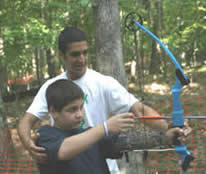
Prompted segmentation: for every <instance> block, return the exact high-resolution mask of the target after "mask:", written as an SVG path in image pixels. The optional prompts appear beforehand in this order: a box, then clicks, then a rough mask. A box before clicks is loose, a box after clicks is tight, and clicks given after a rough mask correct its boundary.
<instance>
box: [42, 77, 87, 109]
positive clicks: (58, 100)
mask: <svg viewBox="0 0 206 174" xmlns="http://www.w3.org/2000/svg"><path fill="white" fill-rule="evenodd" d="M81 98H82V99H83V98H84V93H83V91H82V90H81V88H80V87H79V86H78V85H76V84H75V83H74V82H72V81H71V80H66V79H62V80H57V81H55V82H54V83H52V84H51V85H49V87H48V88H47V90H46V100H47V104H48V110H49V108H50V107H51V106H52V107H53V109H54V110H55V111H57V112H61V110H62V109H63V108H64V106H66V105H68V104H69V103H71V102H73V101H74V100H76V99H81Z"/></svg>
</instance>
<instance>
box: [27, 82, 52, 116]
mask: <svg viewBox="0 0 206 174" xmlns="http://www.w3.org/2000/svg"><path fill="white" fill-rule="evenodd" d="M48 85H49V83H48V82H46V83H45V84H44V85H43V86H42V87H41V88H40V90H39V91H38V93H37V95H36V96H35V97H34V100H33V101H32V104H31V105H30V106H29V108H28V109H27V111H26V112H28V113H31V114H33V115H35V116H36V117H38V118H39V119H43V117H44V116H45V115H47V114H48V108H47V101H46V89H47V87H48Z"/></svg>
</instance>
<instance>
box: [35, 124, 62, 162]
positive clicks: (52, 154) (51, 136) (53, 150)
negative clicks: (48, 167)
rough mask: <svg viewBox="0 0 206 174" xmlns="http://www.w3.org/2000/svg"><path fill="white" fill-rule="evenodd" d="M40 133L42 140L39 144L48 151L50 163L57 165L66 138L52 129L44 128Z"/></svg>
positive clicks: (40, 139)
mask: <svg viewBox="0 0 206 174" xmlns="http://www.w3.org/2000/svg"><path fill="white" fill-rule="evenodd" d="M38 132H39V133H40V138H39V141H38V143H37V144H38V145H39V146H42V147H44V148H45V149H46V154H47V155H48V161H49V163H56V162H57V161H58V157H57V154H58V151H59V148H60V146H61V144H62V142H63V140H64V139H65V136H64V135H63V134H61V133H59V132H57V131H55V130H54V129H53V128H52V127H42V128H40V129H39V130H38Z"/></svg>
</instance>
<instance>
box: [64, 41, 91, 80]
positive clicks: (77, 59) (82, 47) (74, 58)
mask: <svg viewBox="0 0 206 174" xmlns="http://www.w3.org/2000/svg"><path fill="white" fill-rule="evenodd" d="M63 59H64V63H65V68H66V69H67V71H68V74H67V75H68V77H69V78H71V79H72V80H76V79H79V78H80V77H81V76H83V75H84V73H85V72H86V69H87V64H88V44H87V41H80V42H73V43H71V44H69V45H67V50H66V54H65V55H64V56H63Z"/></svg>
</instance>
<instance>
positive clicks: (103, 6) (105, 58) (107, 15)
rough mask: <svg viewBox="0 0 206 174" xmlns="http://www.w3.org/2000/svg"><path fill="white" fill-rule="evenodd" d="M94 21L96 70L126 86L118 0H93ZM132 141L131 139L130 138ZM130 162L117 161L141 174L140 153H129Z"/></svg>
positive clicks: (124, 168)
mask: <svg viewBox="0 0 206 174" xmlns="http://www.w3.org/2000/svg"><path fill="white" fill-rule="evenodd" d="M93 8H94V17H95V18H94V21H95V27H96V56H97V70H98V71H100V72H101V73H103V74H106V75H110V76H113V77H114V78H116V79H117V80H118V81H119V82H120V83H121V84H123V85H124V86H125V87H126V88H127V78H126V74H125V69H124V64H123V54H122V43H121V34H120V20H119V8H118V0H104V1H103V0H94V1H93ZM131 141H132V140H131ZM129 158H131V159H132V160H131V161H132V163H127V162H126V161H125V160H123V159H122V160H120V161H118V163H119V166H120V169H121V171H124V172H125V171H126V173H128V174H138V173H139V174H142V173H145V169H144V167H143V165H142V155H141V154H140V153H139V154H137V153H130V154H129Z"/></svg>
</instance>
